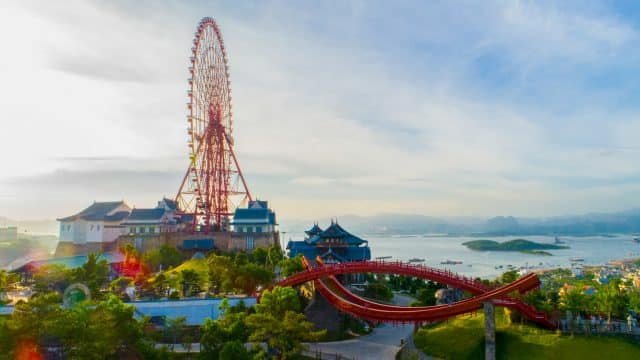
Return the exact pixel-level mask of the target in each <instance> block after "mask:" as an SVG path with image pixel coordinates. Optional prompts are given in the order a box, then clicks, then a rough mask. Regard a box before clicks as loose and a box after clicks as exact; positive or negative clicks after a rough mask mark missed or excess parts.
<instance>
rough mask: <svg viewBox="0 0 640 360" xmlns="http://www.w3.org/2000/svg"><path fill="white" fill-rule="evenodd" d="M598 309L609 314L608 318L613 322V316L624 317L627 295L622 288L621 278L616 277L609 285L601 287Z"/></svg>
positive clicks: (597, 295)
mask: <svg viewBox="0 0 640 360" xmlns="http://www.w3.org/2000/svg"><path fill="white" fill-rule="evenodd" d="M596 301H597V308H598V310H600V311H602V312H604V313H606V314H607V320H608V321H609V322H611V318H612V316H617V317H618V318H623V317H624V313H625V312H626V310H627V306H628V299H627V295H626V294H625V293H624V292H623V291H622V290H620V280H618V279H614V280H612V281H611V282H610V283H609V284H608V285H605V286H603V287H601V288H600V290H599V291H598V293H597V294H596Z"/></svg>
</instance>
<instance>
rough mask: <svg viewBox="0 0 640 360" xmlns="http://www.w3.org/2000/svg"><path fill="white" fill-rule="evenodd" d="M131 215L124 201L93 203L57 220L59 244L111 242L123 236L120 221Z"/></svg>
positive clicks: (122, 227)
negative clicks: (58, 223)
mask: <svg viewBox="0 0 640 360" xmlns="http://www.w3.org/2000/svg"><path fill="white" fill-rule="evenodd" d="M130 213H131V207H130V206H129V205H127V204H126V203H125V202H124V201H112V202H94V203H93V204H91V205H90V206H89V207H87V208H86V209H84V210H82V211H80V212H79V213H77V214H75V215H71V216H67V217H64V218H60V219H58V221H59V222H60V242H63V243H65V242H66V243H73V244H85V243H105V242H113V241H115V240H116V239H117V238H118V236H120V235H122V234H124V232H125V230H124V226H122V221H123V220H124V219H126V218H127V217H128V216H129V214H130Z"/></svg>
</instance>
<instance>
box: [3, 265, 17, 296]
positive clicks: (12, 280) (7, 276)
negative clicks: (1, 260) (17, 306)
mask: <svg viewBox="0 0 640 360" xmlns="http://www.w3.org/2000/svg"><path fill="white" fill-rule="evenodd" d="M19 281H20V274H17V273H10V272H7V271H6V270H0V293H2V292H4V291H7V290H8V289H9V287H10V286H11V285H13V284H16V283H18V282H19Z"/></svg>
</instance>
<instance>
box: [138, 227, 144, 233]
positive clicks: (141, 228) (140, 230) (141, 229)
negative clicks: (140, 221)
mask: <svg viewBox="0 0 640 360" xmlns="http://www.w3.org/2000/svg"><path fill="white" fill-rule="evenodd" d="M138 232H139V233H140V234H144V228H143V227H142V226H141V227H139V228H138Z"/></svg>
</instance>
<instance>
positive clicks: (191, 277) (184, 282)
mask: <svg viewBox="0 0 640 360" xmlns="http://www.w3.org/2000/svg"><path fill="white" fill-rule="evenodd" d="M180 277H181V280H180V285H181V286H182V296H185V297H187V296H191V295H192V294H193V293H195V292H196V291H199V290H200V275H198V273H197V272H196V271H195V270H192V269H184V270H182V271H181V272H180Z"/></svg>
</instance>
